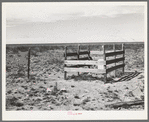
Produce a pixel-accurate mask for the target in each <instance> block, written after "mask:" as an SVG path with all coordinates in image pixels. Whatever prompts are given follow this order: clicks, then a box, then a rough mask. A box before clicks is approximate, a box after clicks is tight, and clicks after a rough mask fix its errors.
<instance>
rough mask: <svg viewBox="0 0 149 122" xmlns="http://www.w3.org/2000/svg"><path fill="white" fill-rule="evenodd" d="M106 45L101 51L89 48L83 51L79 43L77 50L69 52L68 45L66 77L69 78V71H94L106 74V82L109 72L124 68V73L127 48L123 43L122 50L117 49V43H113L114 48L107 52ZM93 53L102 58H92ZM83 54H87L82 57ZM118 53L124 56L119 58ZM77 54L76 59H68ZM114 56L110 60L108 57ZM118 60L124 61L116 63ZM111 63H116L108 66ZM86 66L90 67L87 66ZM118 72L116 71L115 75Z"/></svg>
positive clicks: (65, 61) (65, 55)
mask: <svg viewBox="0 0 149 122" xmlns="http://www.w3.org/2000/svg"><path fill="white" fill-rule="evenodd" d="M105 46H106V45H102V50H103V51H102V52H101V51H91V50H90V49H89V48H88V50H87V51H81V50H80V47H81V46H80V45H78V50H77V52H71V53H70V52H67V46H66V47H65V54H64V57H65V60H64V79H65V80H67V73H68V72H78V75H79V72H92V73H96V74H103V75H104V82H105V83H106V82H107V74H108V73H109V72H112V71H115V70H116V69H119V68H122V73H124V66H125V64H124V61H125V48H124V44H121V50H116V48H115V47H116V45H115V44H113V50H112V51H111V52H106V49H105ZM91 54H96V55H99V56H102V59H98V60H97V61H95V60H92V58H91V56H90V55H91ZM81 55H87V56H86V57H84V58H80V56H81ZM117 55H122V57H120V58H117V57H116V56H117ZM73 56H76V58H75V59H68V57H73ZM112 56H113V57H114V58H112V59H110V60H108V59H107V57H112ZM118 62H122V64H118V65H117V64H116V63H118ZM109 64H114V66H112V67H110V68H108V67H107V66H108V65H109ZM86 66H87V67H88V68H86ZM91 66H97V67H98V68H96V69H95V68H91ZM115 75H116V73H114V76H115Z"/></svg>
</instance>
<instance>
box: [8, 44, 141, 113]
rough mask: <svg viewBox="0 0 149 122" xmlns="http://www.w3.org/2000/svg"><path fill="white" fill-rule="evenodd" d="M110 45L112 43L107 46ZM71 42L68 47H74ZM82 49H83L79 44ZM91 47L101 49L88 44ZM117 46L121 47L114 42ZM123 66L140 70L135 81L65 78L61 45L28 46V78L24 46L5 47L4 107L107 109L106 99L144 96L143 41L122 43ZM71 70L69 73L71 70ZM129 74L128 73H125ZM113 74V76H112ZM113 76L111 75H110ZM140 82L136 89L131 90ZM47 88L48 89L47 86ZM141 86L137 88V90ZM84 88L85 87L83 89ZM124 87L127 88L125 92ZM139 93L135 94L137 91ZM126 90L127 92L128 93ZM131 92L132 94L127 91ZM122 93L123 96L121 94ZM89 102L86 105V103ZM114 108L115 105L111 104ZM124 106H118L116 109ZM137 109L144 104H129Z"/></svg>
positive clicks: (131, 98) (17, 108)
mask: <svg viewBox="0 0 149 122" xmlns="http://www.w3.org/2000/svg"><path fill="white" fill-rule="evenodd" d="M106 48H107V49H109V50H110V49H112V47H111V46H108V47H106ZM75 49H76V48H75V46H70V48H69V50H68V51H72V50H73V51H74V50H75ZM81 49H82V50H83V49H86V46H82V47H81ZM90 49H91V50H102V48H101V46H98V45H96V46H95V45H91V46H90ZM117 49H120V47H119V46H117ZM125 49H126V52H125V57H126V59H125V64H126V66H125V70H126V71H129V72H133V71H134V69H135V70H136V71H138V72H141V73H140V74H139V75H138V76H135V77H138V78H137V81H134V80H133V78H130V79H129V78H127V79H129V80H128V81H127V80H125V79H126V78H124V80H120V81H119V82H117V83H113V84H106V85H104V84H103V81H102V75H96V74H88V73H81V74H80V76H77V75H70V76H69V79H68V80H67V81H65V80H64V73H63V62H64V46H32V47H31V65H30V66H31V71H30V75H31V79H30V80H28V79H27V63H28V61H27V58H28V47H27V46H14V47H12V46H11V47H9V46H7V47H6V109H7V110H103V109H104V110H108V109H111V108H108V107H106V106H104V104H106V103H110V102H117V101H123V100H128V101H129V100H135V99H136V98H137V99H141V100H143V99H144V74H143V72H144V45H143V44H132V45H130V44H126V45H125ZM70 74H71V73H70ZM126 76H128V73H126ZM131 76H132V75H131ZM111 78H113V77H111ZM113 79H114V78H113ZM138 83H140V84H141V85H140V87H138V89H136V90H138V91H135V90H134V91H131V90H133V89H134V87H136V86H137V84H138ZM47 88H48V90H47ZM139 88H140V91H139ZM85 89H86V90H85ZM125 91H129V92H127V93H125ZM135 92H137V94H138V95H139V96H136V93H135ZM128 93H129V94H128ZM130 93H131V94H130ZM123 96H125V99H124V98H123ZM88 106H89V107H88ZM113 109H114V108H113ZM123 109H125V108H123V107H121V109H119V110H123ZM130 109H135V110H140V109H143V106H141V105H138V106H137V107H135V106H132V107H130Z"/></svg>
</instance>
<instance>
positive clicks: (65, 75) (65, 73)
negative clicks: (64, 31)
mask: <svg viewBox="0 0 149 122" xmlns="http://www.w3.org/2000/svg"><path fill="white" fill-rule="evenodd" d="M65 60H67V46H65ZM64 67H66V64H64ZM66 77H67V72H66V71H64V79H65V80H66V79H67V78H66Z"/></svg>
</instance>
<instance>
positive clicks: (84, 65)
mask: <svg viewBox="0 0 149 122" xmlns="http://www.w3.org/2000/svg"><path fill="white" fill-rule="evenodd" d="M85 66H87V67H89V66H92V65H83V64H81V65H70V66H66V67H75V68H77V67H85Z"/></svg>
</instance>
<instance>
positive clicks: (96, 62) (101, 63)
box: [64, 60, 106, 65]
mask: <svg viewBox="0 0 149 122" xmlns="http://www.w3.org/2000/svg"><path fill="white" fill-rule="evenodd" d="M64 63H65V64H66V65H75V64H77V65H82V64H83V65H105V64H106V61H90V60H86V61H81V60H65V61H64Z"/></svg>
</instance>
